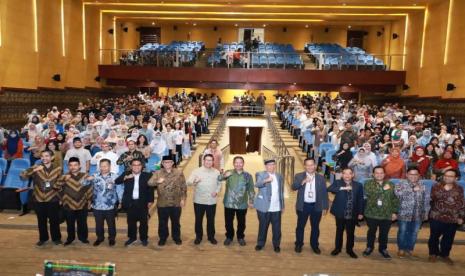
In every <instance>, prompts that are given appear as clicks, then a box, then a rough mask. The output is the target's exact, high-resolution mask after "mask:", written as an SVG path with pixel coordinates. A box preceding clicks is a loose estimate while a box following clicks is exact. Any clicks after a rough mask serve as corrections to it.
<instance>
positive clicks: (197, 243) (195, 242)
mask: <svg viewBox="0 0 465 276" xmlns="http://www.w3.org/2000/svg"><path fill="white" fill-rule="evenodd" d="M201 242H202V239H199V238H196V239H195V241H194V244H195V245H199V244H200V243H201Z"/></svg>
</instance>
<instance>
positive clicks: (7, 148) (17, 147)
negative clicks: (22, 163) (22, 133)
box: [3, 130, 23, 161]
mask: <svg viewBox="0 0 465 276" xmlns="http://www.w3.org/2000/svg"><path fill="white" fill-rule="evenodd" d="M3 143H4V146H3V148H4V152H3V155H4V158H5V159H6V160H8V161H10V160H13V159H17V158H23V141H22V140H21V138H20V137H19V133H18V131H16V130H10V132H9V133H8V136H7V137H6V139H5V141H4V142H3Z"/></svg>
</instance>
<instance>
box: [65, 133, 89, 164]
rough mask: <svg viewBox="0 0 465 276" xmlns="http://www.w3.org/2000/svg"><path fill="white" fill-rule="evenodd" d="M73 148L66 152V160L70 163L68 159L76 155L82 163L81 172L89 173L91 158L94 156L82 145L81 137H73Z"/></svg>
mask: <svg viewBox="0 0 465 276" xmlns="http://www.w3.org/2000/svg"><path fill="white" fill-rule="evenodd" d="M73 146H74V148H73V149H70V150H68V151H67V152H66V155H65V158H64V160H65V162H66V163H68V160H69V159H70V158H71V157H76V158H78V159H79V163H80V164H81V172H83V173H89V170H90V160H91V159H92V156H91V155H90V152H89V151H88V150H87V149H85V148H84V147H82V141H81V138H79V137H75V138H74V139H73Z"/></svg>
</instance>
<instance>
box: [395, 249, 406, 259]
mask: <svg viewBox="0 0 465 276" xmlns="http://www.w3.org/2000/svg"><path fill="white" fill-rule="evenodd" d="M405 253H406V252H405V251H404V250H399V251H398V252H397V256H398V257H399V258H401V259H403V258H405V255H406V254H405Z"/></svg>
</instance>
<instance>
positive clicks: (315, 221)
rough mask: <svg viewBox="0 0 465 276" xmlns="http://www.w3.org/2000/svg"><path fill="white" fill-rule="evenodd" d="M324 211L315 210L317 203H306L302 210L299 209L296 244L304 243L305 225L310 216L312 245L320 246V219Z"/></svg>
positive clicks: (314, 246) (313, 246)
mask: <svg viewBox="0 0 465 276" xmlns="http://www.w3.org/2000/svg"><path fill="white" fill-rule="evenodd" d="M321 215H322V211H316V210H315V203H305V202H304V207H303V209H302V211H297V228H296V229H295V245H296V246H302V245H304V233H305V225H306V224H307V221H308V218H309V217H310V226H311V228H312V229H311V233H310V246H311V247H312V248H318V247H319V243H318V238H319V236H320V221H321Z"/></svg>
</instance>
